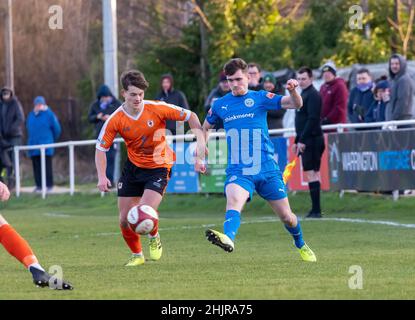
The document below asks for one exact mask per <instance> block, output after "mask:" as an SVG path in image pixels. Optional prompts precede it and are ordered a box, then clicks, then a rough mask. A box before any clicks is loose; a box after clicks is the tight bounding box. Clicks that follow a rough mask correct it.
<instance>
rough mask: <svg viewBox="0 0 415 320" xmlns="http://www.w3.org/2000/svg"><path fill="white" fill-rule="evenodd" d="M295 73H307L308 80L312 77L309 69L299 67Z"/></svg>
mask: <svg viewBox="0 0 415 320" xmlns="http://www.w3.org/2000/svg"><path fill="white" fill-rule="evenodd" d="M297 73H298V74H300V73H307V75H308V77H309V78H312V77H313V71H312V70H311V69H310V68H309V67H301V68H300V69H298V71H297Z"/></svg>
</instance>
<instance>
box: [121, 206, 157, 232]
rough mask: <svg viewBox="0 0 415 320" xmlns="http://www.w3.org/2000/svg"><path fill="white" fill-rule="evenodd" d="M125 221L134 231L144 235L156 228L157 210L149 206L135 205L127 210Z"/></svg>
mask: <svg viewBox="0 0 415 320" xmlns="http://www.w3.org/2000/svg"><path fill="white" fill-rule="evenodd" d="M127 221H128V224H129V225H130V227H131V229H132V230H133V231H134V232H136V233H138V234H142V235H145V234H149V233H151V232H152V231H154V229H156V228H157V226H158V223H159V215H158V212H157V211H156V210H154V209H153V208H152V207H150V206H147V205H141V206H135V207H132V208H131V209H130V211H128V214H127Z"/></svg>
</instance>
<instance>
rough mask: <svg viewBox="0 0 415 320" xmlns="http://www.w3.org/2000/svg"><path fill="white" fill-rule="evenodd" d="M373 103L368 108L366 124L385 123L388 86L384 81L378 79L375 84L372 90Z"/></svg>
mask: <svg viewBox="0 0 415 320" xmlns="http://www.w3.org/2000/svg"><path fill="white" fill-rule="evenodd" d="M373 95H374V101H373V103H372V105H371V106H370V108H369V110H368V112H367V114H366V116H365V121H366V122H382V121H385V120H386V118H385V110H386V105H387V103H388V102H389V100H390V85H389V82H388V81H387V80H386V79H380V80H379V81H377V82H376V85H375V88H374V89H373Z"/></svg>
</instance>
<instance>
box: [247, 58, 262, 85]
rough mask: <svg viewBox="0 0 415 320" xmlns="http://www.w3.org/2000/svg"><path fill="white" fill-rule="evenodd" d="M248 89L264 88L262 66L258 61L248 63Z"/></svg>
mask: <svg viewBox="0 0 415 320" xmlns="http://www.w3.org/2000/svg"><path fill="white" fill-rule="evenodd" d="M248 78H249V80H248V81H249V82H248V89H249V90H254V91H259V90H262V89H263V87H262V84H261V67H260V66H259V64H258V63H256V62H251V63H248Z"/></svg>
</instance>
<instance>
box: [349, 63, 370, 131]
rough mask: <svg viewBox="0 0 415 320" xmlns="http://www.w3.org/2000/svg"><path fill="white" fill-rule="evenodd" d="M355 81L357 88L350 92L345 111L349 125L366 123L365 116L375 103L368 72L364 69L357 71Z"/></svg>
mask: <svg viewBox="0 0 415 320" xmlns="http://www.w3.org/2000/svg"><path fill="white" fill-rule="evenodd" d="M356 80H357V86H356V87H354V88H353V89H352V91H351V92H350V96H349V103H348V105H347V110H348V114H349V121H350V122H351V123H363V122H367V121H366V120H365V115H366V114H367V113H368V111H369V108H370V106H371V105H372V104H373V103H374V102H375V99H374V96H373V92H372V89H373V81H372V77H371V75H370V73H369V70H368V69H366V68H362V69H359V70H358V71H357V75H356Z"/></svg>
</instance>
